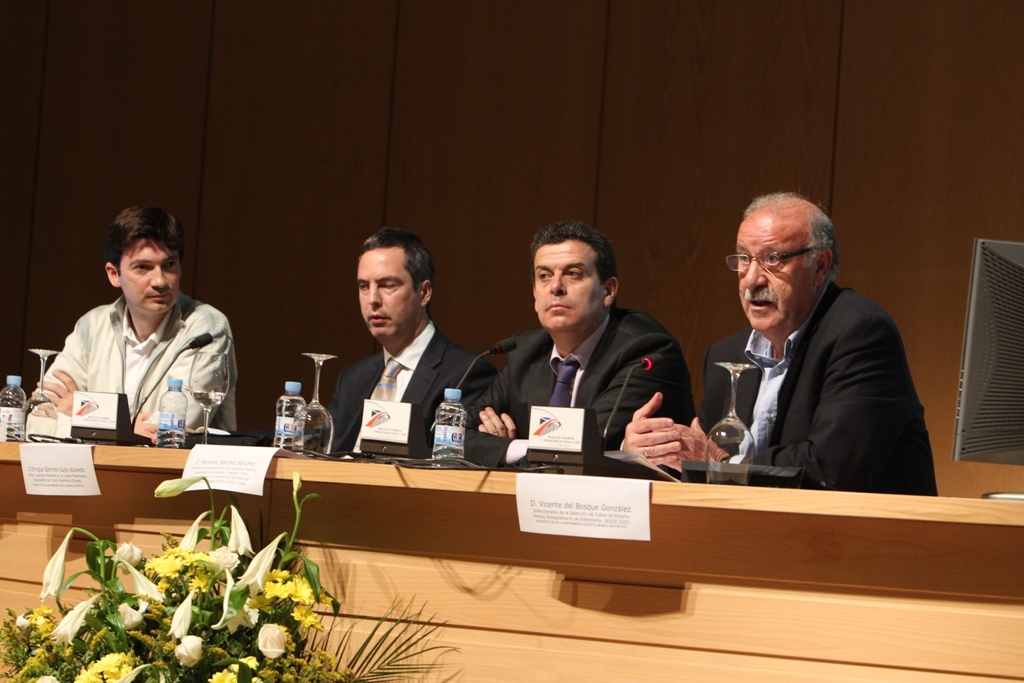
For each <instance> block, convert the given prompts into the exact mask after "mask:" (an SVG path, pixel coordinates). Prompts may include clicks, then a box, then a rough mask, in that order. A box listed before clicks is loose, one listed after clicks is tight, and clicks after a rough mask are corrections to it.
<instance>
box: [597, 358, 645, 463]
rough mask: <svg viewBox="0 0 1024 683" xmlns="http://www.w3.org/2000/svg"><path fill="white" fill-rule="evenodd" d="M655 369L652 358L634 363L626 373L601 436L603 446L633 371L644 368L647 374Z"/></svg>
mask: <svg viewBox="0 0 1024 683" xmlns="http://www.w3.org/2000/svg"><path fill="white" fill-rule="evenodd" d="M653 367H654V361H653V360H651V359H650V358H641V359H640V360H638V361H637V362H635V363H633V365H631V366H630V368H629V371H628V372H626V379H625V380H623V382H622V388H621V389H619V395H618V396H616V397H615V405H613V406H612V412H610V413H609V414H608V421H607V422H605V423H604V432H603V433H602V434H601V444H602V446H603V445H604V443H605V441H606V440H607V439H608V427H610V426H611V424H612V420H613V419H614V418H615V413H616V412H618V410H619V402H620V401H621V400H622V395H623V394H624V393H626V387H627V386H628V385H629V378H630V377H632V376H633V371H634V370H636V369H637V368H643V370H644V372H647V371H648V370H650V369H651V368H653ZM606 450H607V449H606Z"/></svg>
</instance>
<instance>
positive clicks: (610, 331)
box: [551, 309, 621, 406]
mask: <svg viewBox="0 0 1024 683" xmlns="http://www.w3.org/2000/svg"><path fill="white" fill-rule="evenodd" d="M616 310H618V309H614V310H612V311H611V312H610V313H609V316H608V327H606V328H605V330H604V334H602V335H601V339H600V340H598V342H597V346H595V347H594V352H593V353H592V354H590V361H589V362H588V363H587V367H586V369H585V370H584V372H583V379H581V380H580V388H579V391H577V392H576V404H577V405H581V406H590V405H593V404H594V402H596V401H597V397H598V395H600V393H601V392H602V391H604V389H605V387H606V386H607V384H608V378H606V377H605V374H606V371H607V368H608V367H609V366H610V365H611V363H612V361H613V360H614V356H613V354H610V353H608V350H609V349H610V348H612V346H613V345H614V343H615V335H616V333H618V331H619V323H620V322H621V318H620V317H619V316H617V315H616V314H615V311H616ZM551 374H552V377H553V376H554V373H551ZM554 388H555V382H554V380H552V382H551V389H552V391H554Z"/></svg>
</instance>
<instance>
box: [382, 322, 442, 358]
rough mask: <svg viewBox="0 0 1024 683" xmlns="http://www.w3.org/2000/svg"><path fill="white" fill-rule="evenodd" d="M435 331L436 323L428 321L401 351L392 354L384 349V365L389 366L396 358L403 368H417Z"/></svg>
mask: <svg viewBox="0 0 1024 683" xmlns="http://www.w3.org/2000/svg"><path fill="white" fill-rule="evenodd" d="M434 331H435V328H434V323H433V322H431V321H427V326H426V327H424V328H423V331H422V332H420V333H419V334H418V335H416V338H415V339H413V340H412V342H411V343H410V344H409V345H408V346H406V347H405V348H404V349H402V351H401V352H400V353H398V354H396V355H394V356H392V355H391V354H390V353H388V351H387V349H384V367H387V366H388V363H390V362H391V359H392V358H394V359H395V360H397V361H398V362H399V363H401V364H402V367H403V368H405V369H407V370H415V369H416V366H417V365H419V363H420V358H422V357H423V353H424V352H425V351H426V350H427V345H428V344H430V340H431V339H433V338H434Z"/></svg>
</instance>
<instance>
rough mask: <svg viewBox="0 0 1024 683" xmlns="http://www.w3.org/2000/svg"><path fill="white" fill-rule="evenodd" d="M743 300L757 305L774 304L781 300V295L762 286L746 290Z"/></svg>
mask: <svg viewBox="0 0 1024 683" xmlns="http://www.w3.org/2000/svg"><path fill="white" fill-rule="evenodd" d="M743 298H744V299H746V300H747V301H753V302H757V303H765V304H774V303H776V302H777V301H778V300H779V295H778V294H776V293H775V292H774V291H773V290H771V289H769V288H768V287H766V286H762V287H757V288H756V289H746V290H744V292H743Z"/></svg>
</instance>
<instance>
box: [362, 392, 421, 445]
mask: <svg viewBox="0 0 1024 683" xmlns="http://www.w3.org/2000/svg"><path fill="white" fill-rule="evenodd" d="M411 408H412V404H411V403H400V402H398V401H375V400H373V399H369V398H368V399H366V400H365V401H363V421H362V427H360V430H359V438H360V440H363V439H369V440H372V441H387V442H388V443H409V416H410V409H411Z"/></svg>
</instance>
